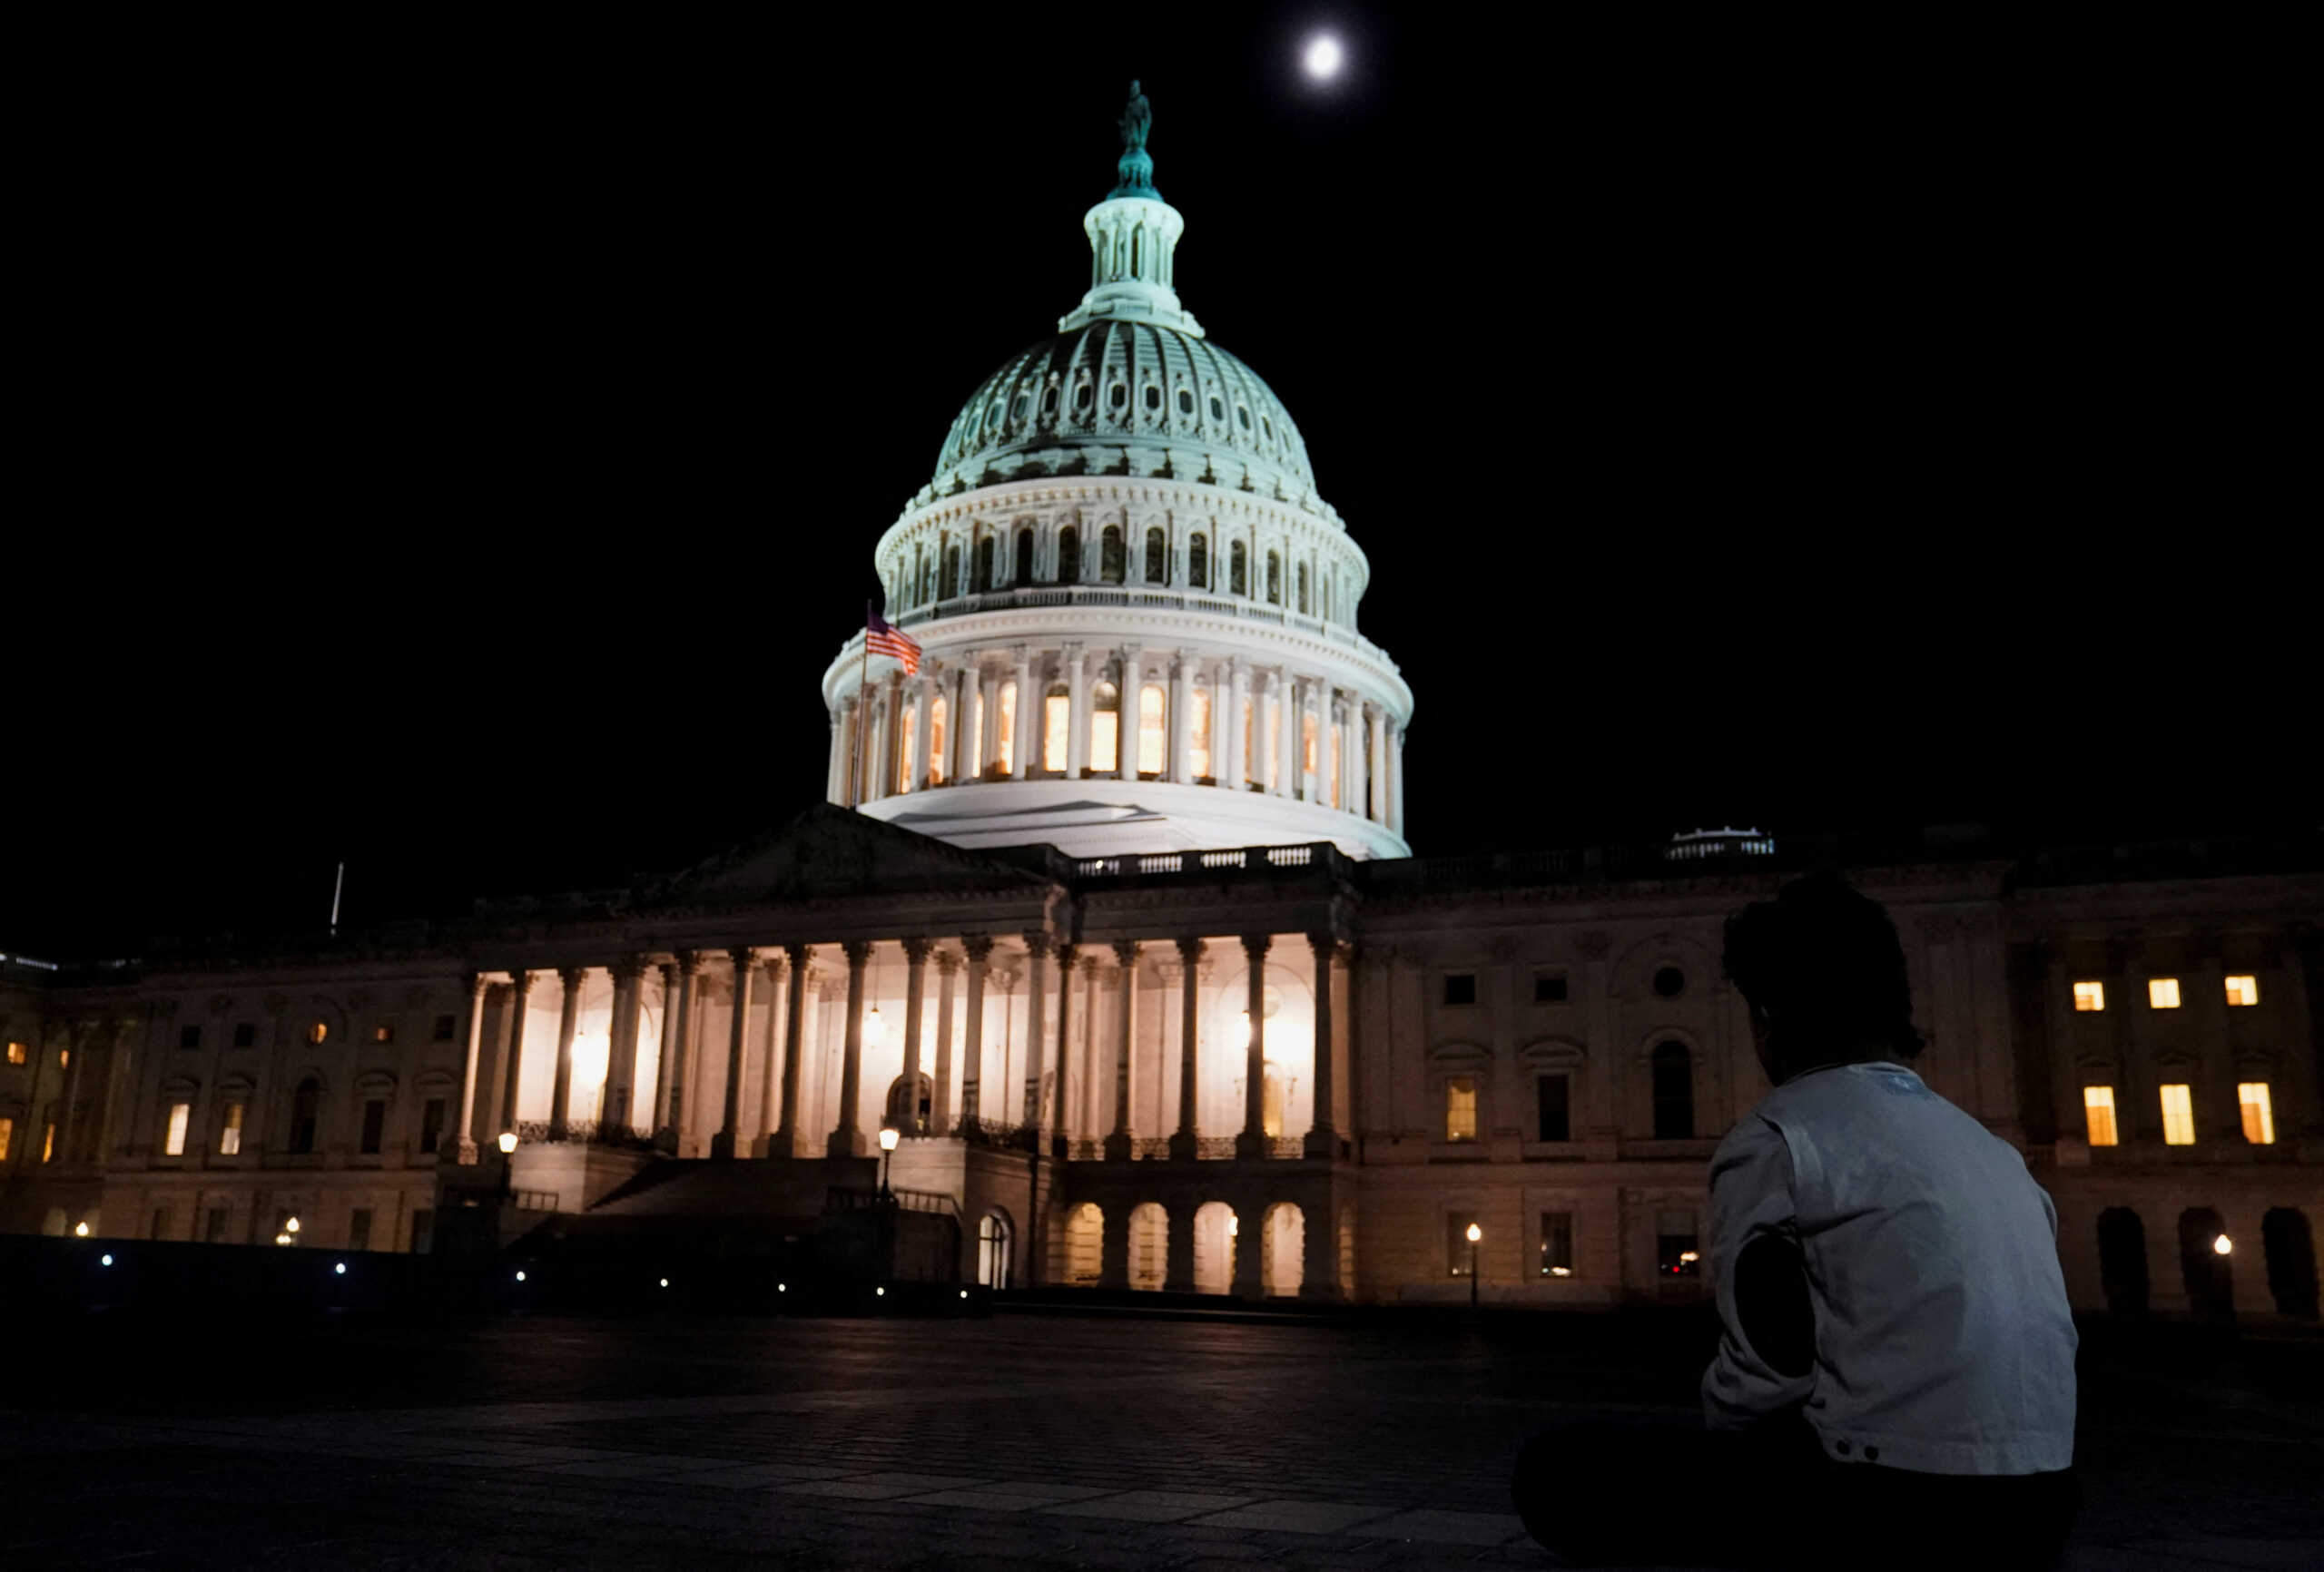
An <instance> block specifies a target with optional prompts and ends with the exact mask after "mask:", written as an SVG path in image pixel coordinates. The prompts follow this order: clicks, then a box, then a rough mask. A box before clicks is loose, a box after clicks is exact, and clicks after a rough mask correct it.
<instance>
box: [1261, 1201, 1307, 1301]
mask: <svg viewBox="0 0 2324 1572" xmlns="http://www.w3.org/2000/svg"><path fill="white" fill-rule="evenodd" d="M1306 1274H1307V1220H1306V1217H1305V1214H1304V1213H1301V1211H1300V1210H1299V1208H1298V1207H1297V1206H1296V1205H1295V1204H1293V1203H1291V1202H1289V1201H1278V1202H1276V1203H1275V1204H1274V1205H1272V1206H1270V1207H1268V1208H1267V1213H1266V1219H1265V1231H1264V1232H1263V1233H1260V1235H1259V1292H1262V1293H1264V1294H1265V1295H1266V1296H1267V1297H1268V1298H1270V1299H1295V1298H1297V1297H1298V1294H1299V1289H1300V1285H1301V1284H1302V1283H1303V1282H1305V1281H1306Z"/></svg>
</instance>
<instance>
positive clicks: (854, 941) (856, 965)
mask: <svg viewBox="0 0 2324 1572" xmlns="http://www.w3.org/2000/svg"><path fill="white" fill-rule="evenodd" d="M839 948H840V953H841V954H842V955H843V956H845V957H847V967H848V969H849V970H850V971H861V970H862V969H863V967H864V964H865V963H866V962H867V961H869V960H870V959H871V958H872V941H871V940H870V939H868V938H851V939H846V940H843V941H842V943H841V944H840V947H839Z"/></svg>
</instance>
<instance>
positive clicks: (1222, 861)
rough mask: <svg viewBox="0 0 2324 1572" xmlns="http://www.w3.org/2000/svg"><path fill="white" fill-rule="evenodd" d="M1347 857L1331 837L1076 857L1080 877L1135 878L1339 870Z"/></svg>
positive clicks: (1073, 867) (1078, 876) (1073, 870)
mask: <svg viewBox="0 0 2324 1572" xmlns="http://www.w3.org/2000/svg"><path fill="white" fill-rule="evenodd" d="M1345 861H1346V859H1345V858H1344V856H1343V855H1342V854H1341V852H1340V850H1339V848H1338V847H1336V846H1334V845H1333V844H1332V843H1331V842H1330V841H1328V840H1316V841H1310V842H1308V843H1306V844H1305V845H1300V846H1245V847H1240V848H1231V849H1226V850H1214V851H1147V852H1130V853H1126V854H1124V855H1123V856H1120V857H1083V858H1077V859H1075V860H1074V861H1073V864H1072V870H1071V871H1072V873H1073V876H1074V877H1075V878H1078V879H1136V878H1138V877H1141V876H1143V875H1147V874H1202V873H1211V874H1216V873H1225V872H1239V871H1244V870H1267V869H1276V868H1316V867H1321V868H1325V869H1329V870H1332V871H1334V872H1337V871H1339V870H1340V867H1341V865H1342V864H1343V863H1344V862H1345Z"/></svg>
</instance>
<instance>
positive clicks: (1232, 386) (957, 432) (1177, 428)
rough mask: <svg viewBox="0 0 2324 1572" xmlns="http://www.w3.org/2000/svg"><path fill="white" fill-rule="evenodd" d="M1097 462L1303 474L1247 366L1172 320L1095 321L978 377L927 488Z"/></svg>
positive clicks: (1104, 466)
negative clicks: (1155, 322)
mask: <svg viewBox="0 0 2324 1572" xmlns="http://www.w3.org/2000/svg"><path fill="white" fill-rule="evenodd" d="M1108 474H1111V475H1128V474H1135V475H1142V476H1143V475H1158V474H1167V475H1168V476H1170V477H1174V478H1177V479H1181V480H1203V479H1205V478H1206V477H1207V478H1208V480H1209V481H1210V482H1211V483H1212V484H1215V485H1219V486H1232V487H1239V488H1243V489H1247V490H1251V491H1256V492H1260V493H1264V494H1267V495H1273V496H1283V497H1285V498H1287V499H1289V500H1293V501H1305V500H1306V499H1308V498H1310V497H1312V496H1314V493H1315V476H1314V474H1313V473H1312V472H1311V471H1310V470H1309V468H1308V467H1307V447H1306V444H1305V442H1303V441H1301V440H1300V437H1299V428H1298V427H1296V426H1295V425H1293V424H1292V420H1291V417H1290V416H1289V415H1288V414H1286V413H1285V410H1284V408H1283V406H1282V404H1281V403H1279V402H1278V401H1277V400H1276V398H1275V394H1274V393H1273V392H1272V391H1270V390H1269V388H1267V385H1266V384H1265V382H1262V381H1261V380H1259V378H1258V376H1257V375H1256V373H1255V372H1253V371H1252V369H1251V368H1249V367H1248V366H1246V365H1244V364H1243V362H1242V361H1240V360H1238V359H1236V358H1235V357H1234V356H1232V355H1230V354H1228V353H1227V352H1226V350H1224V349H1219V348H1218V347H1217V346H1216V345H1215V344H1213V343H1211V342H1210V341H1209V340H1207V339H1198V338H1195V337H1193V336H1192V335H1190V334H1187V333H1182V332H1179V331H1177V329H1171V328H1167V327H1158V326H1155V325H1152V324H1148V323H1143V322H1121V321H1098V322H1090V323H1088V324H1086V325H1084V326H1081V327H1077V328H1073V329H1068V330H1067V331H1065V332H1062V333H1059V334H1058V335H1057V336H1055V337H1054V338H1050V339H1043V340H1042V341H1041V342H1039V343H1038V344H1035V345H1033V346H1032V347H1031V348H1030V349H1026V350H1025V351H1024V352H1023V353H1021V354H1019V355H1017V356H1015V357H1014V358H1012V359H1010V360H1009V362H1008V364H1006V365H1004V366H1003V367H1001V368H1000V370H998V371H996V372H994V373H993V375H992V376H990V378H986V380H985V382H984V385H983V386H982V387H980V388H978V389H977V391H976V394H975V396H974V397H973V398H970V400H969V401H968V403H967V404H966V405H965V406H964V407H963V408H961V410H960V417H959V418H958V419H956V420H954V421H953V423H952V430H951V434H950V436H949V437H946V438H945V440H944V449H943V452H942V454H941V456H940V457H939V458H938V460H937V464H936V476H935V479H934V481H933V483H932V485H931V493H932V494H933V495H935V496H942V495H944V494H946V493H949V492H954V491H960V490H966V489H968V488H970V487H972V486H990V485H996V484H999V483H1000V482H1004V481H1009V480H1024V479H1033V478H1038V477H1042V476H1049V475H1108Z"/></svg>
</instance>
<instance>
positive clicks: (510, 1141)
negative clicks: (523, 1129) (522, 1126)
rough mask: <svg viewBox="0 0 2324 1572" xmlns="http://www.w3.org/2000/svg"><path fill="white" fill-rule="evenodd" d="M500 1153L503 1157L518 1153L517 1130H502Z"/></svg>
mask: <svg viewBox="0 0 2324 1572" xmlns="http://www.w3.org/2000/svg"><path fill="white" fill-rule="evenodd" d="M500 1154H501V1155H502V1156H503V1157H514V1156H515V1155H516V1154H517V1132H516V1131H514V1130H503V1131H501V1132H500Z"/></svg>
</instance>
